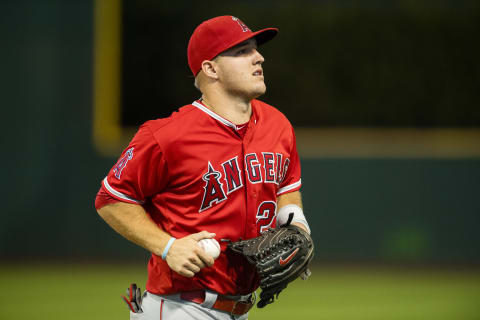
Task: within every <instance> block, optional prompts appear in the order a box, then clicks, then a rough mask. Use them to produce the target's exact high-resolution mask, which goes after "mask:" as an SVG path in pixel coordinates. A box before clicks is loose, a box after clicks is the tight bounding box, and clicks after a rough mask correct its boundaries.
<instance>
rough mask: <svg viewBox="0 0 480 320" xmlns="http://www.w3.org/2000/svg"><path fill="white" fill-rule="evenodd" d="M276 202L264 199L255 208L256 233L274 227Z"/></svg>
mask: <svg viewBox="0 0 480 320" xmlns="http://www.w3.org/2000/svg"><path fill="white" fill-rule="evenodd" d="M276 212H277V204H276V203H275V202H273V201H264V202H262V203H261V204H260V205H259V206H258V210H257V233H262V232H264V231H266V230H267V229H269V228H274V227H275V224H274V221H275V216H276Z"/></svg>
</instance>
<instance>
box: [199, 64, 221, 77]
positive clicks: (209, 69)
mask: <svg viewBox="0 0 480 320" xmlns="http://www.w3.org/2000/svg"><path fill="white" fill-rule="evenodd" d="M216 67H217V66H216V64H215V62H214V61H209V60H205V61H203V62H202V71H203V73H204V74H205V75H206V76H207V77H208V78H211V79H214V80H217V79H218V74H217V70H216Z"/></svg>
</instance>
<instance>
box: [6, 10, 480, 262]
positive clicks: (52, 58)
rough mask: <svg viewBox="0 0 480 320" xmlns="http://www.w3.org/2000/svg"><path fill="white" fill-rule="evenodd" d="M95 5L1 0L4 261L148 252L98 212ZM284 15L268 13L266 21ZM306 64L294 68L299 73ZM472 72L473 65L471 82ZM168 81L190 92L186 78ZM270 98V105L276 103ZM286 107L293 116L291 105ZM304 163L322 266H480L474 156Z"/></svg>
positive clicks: (103, 161)
mask: <svg viewBox="0 0 480 320" xmlns="http://www.w3.org/2000/svg"><path fill="white" fill-rule="evenodd" d="M262 3H263V2H262ZM312 3H313V2H312ZM321 3H322V2H315V4H316V5H319V4H321ZM332 3H333V2H328V4H329V5H332ZM372 3H374V2H372ZM266 7H267V6H265V5H264V6H259V8H260V9H259V10H260V11H261V12H263V11H262V10H264V11H265V10H267V9H265V8H266ZM92 8H93V6H92V3H91V2H89V1H45V2H39V1H38V2H37V1H11V2H8V1H7V2H2V4H1V10H0V27H1V28H0V32H1V33H0V36H1V39H2V45H1V50H0V61H1V62H2V72H1V75H0V81H1V82H0V88H1V89H0V90H1V95H0V105H1V112H2V120H3V121H2V123H3V128H4V130H3V134H2V136H1V139H2V149H1V168H2V178H3V179H2V180H3V181H2V182H3V183H2V184H1V194H2V195H3V197H4V201H3V203H4V206H3V209H2V210H1V216H0V218H1V220H0V221H1V222H0V258H1V259H7V258H15V259H18V258H27V259H28V258H44V257H47V258H61V259H66V258H79V257H80V258H86V259H110V258H127V257H136V258H138V257H142V256H144V255H145V252H144V251H143V250H142V249H138V248H136V247H135V246H134V245H131V244H129V243H127V241H126V240H123V239H122V238H121V237H120V236H118V235H116V234H115V233H114V232H113V231H112V230H111V229H110V228H109V227H108V226H107V225H106V224H105V223H104V222H103V221H101V220H100V219H99V217H98V216H97V214H96V212H95V210H94V207H93V202H94V197H95V194H96V192H97V190H98V188H99V186H100V181H101V179H102V178H103V176H104V175H105V173H106V172H107V170H108V169H109V168H110V167H111V166H112V164H113V163H114V162H115V157H102V156H100V155H99V153H98V152H97V151H96V150H95V149H94V147H93V143H92V86H93V84H92V73H93V71H92V68H93V66H92V65H93V47H92V38H93V31H94V30H93V25H92V24H93V16H92V13H93V9H92ZM340 8H341V7H340ZM184 9H185V10H187V9H186V8H184ZM243 10H244V11H245V12H247V11H248V10H246V7H243ZM298 10H300V9H298ZM305 10H306V9H305ZM338 10H340V9H338ZM392 10H393V9H392ZM346 12H350V11H346ZM477 12H478V11H477ZM337 13H338V14H340V13H341V11H337ZM177 14H180V13H178V12H177ZM215 14H217V13H215ZM239 15H240V14H239ZM245 15H246V17H244V18H243V19H244V20H246V21H249V20H250V19H251V20H254V21H255V20H256V21H259V19H260V18H259V16H258V15H256V14H255V13H252V14H251V16H248V14H245ZM203 18H204V17H203V16H202V18H200V17H198V19H197V20H198V21H199V20H200V19H203ZM287 18H288V19H290V18H291V16H287V17H285V13H284V12H283V11H273V13H272V14H271V16H269V17H268V22H267V23H269V24H270V23H271V24H276V22H277V21H279V24H280V23H282V21H284V20H282V19H287ZM262 19H265V18H262ZM300 20H301V19H300ZM358 23H359V24H361V23H362V21H359V22H358ZM298 25H299V26H300V25H301V21H299V24H298ZM287 32H293V31H287ZM473 40H474V39H472V41H473ZM338 41H340V40H338ZM472 45H473V44H472ZM297 47H298V46H297ZM269 50H274V49H273V48H270V49H269ZM269 52H273V51H269ZM303 67H306V66H305V65H304V64H301V63H300V62H298V65H297V67H296V68H297V70H301V69H302V68H303ZM477 67H478V65H477ZM181 68H185V65H182V67H181ZM271 70H272V71H273V68H271ZM276 72H277V74H278V73H279V72H281V71H276ZM298 72H301V71H298ZM344 72H348V70H344ZM478 75H479V73H478V69H477V71H475V73H473V76H472V77H473V78H474V80H475V81H478ZM177 80H178V81H177ZM175 81H176V83H177V82H178V83H179V84H178V85H179V86H180V87H181V88H188V89H179V90H184V91H185V92H189V93H188V94H190V95H192V96H193V95H195V94H196V93H195V90H194V89H193V87H192V85H191V79H188V78H186V77H180V79H176V80H175ZM476 83H478V82H476ZM283 85H285V86H288V85H289V83H283ZM477 89H478V88H477ZM465 90H467V89H465ZM277 91H278V92H280V95H277V96H275V95H274V93H271V94H270V96H268V97H267V98H268V99H271V100H273V101H277V100H281V99H282V98H281V90H279V89H277ZM467 91H468V93H469V94H471V96H472V97H475V94H476V91H475V92H474V91H470V90H467ZM166 92H168V91H166ZM317 93H318V94H321V90H319V92H316V91H315V94H317ZM169 98H172V97H169ZM176 98H177V100H178V96H176ZM268 99H267V100H268ZM302 99H304V100H305V101H315V96H312V97H310V98H308V97H305V96H302ZM307 99H310V100H307ZM188 101H190V100H186V101H184V100H183V99H180V100H179V101H177V102H176V103H178V104H179V105H180V104H183V103H185V102H188ZM359 103H361V102H359ZM281 107H282V108H285V112H286V113H287V114H296V116H295V117H294V118H296V117H297V116H298V114H297V113H296V112H295V110H296V109H295V108H296V105H293V104H292V101H288V103H286V105H285V106H284V105H282V106H281ZM351 107H352V108H359V106H358V105H355V106H351ZM345 112H346V113H348V112H347V111H345ZM314 116H315V115H314ZM298 121H301V120H298ZM294 123H295V121H294ZM302 165H303V181H304V188H303V192H304V201H305V207H306V214H307V215H308V218H309V221H310V223H311V226H312V229H313V231H314V238H315V240H316V242H317V248H318V249H317V255H316V259H317V260H318V261H375V262H383V261H394V262H432V261H439V262H449V263H453V262H458V263H465V262H478V261H479V260H480V235H479V233H478V231H477V229H478V225H479V214H480V204H479V196H478V191H479V190H480V159H477V158H475V159H379V158H375V159H341V158H339V159H304V160H303V161H302Z"/></svg>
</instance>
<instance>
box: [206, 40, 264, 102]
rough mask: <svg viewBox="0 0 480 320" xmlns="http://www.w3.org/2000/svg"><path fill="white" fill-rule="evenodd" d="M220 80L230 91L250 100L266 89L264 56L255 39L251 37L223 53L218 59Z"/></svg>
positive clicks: (225, 88)
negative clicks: (263, 65)
mask: <svg viewBox="0 0 480 320" xmlns="http://www.w3.org/2000/svg"><path fill="white" fill-rule="evenodd" d="M215 60H216V63H217V73H218V80H219V81H220V83H221V85H222V87H223V89H224V90H225V91H227V92H228V93H230V94H232V95H235V96H241V97H244V98H246V99H248V100H251V99H255V98H257V97H259V96H261V95H262V94H264V93H265V91H266V89H267V88H266V86H265V82H264V78H263V69H262V63H263V62H264V61H265V59H264V58H263V56H262V55H261V54H260V53H259V52H258V51H257V42H256V40H255V39H249V40H247V41H245V42H243V43H241V44H239V45H237V46H235V47H233V48H231V49H229V50H227V51H225V52H223V53H221V54H220V55H219V56H218V57H217V58H216V59H215Z"/></svg>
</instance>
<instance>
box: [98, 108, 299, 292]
mask: <svg viewBox="0 0 480 320" xmlns="http://www.w3.org/2000/svg"><path fill="white" fill-rule="evenodd" d="M251 105H252V111H253V112H252V117H251V120H250V121H249V122H248V123H247V124H246V125H247V128H246V130H245V128H243V129H242V128H239V127H237V126H236V125H235V124H233V123H231V122H230V121H228V120H226V119H224V118H222V117H220V116H219V115H217V114H216V113H214V112H212V111H211V110H210V109H208V108H207V107H205V106H204V105H203V104H202V103H201V101H195V102H194V103H193V104H190V105H187V106H184V107H182V108H180V109H179V111H178V112H174V113H173V114H172V115H171V116H170V117H168V118H165V119H157V120H152V121H148V122H146V123H144V124H143V125H142V126H141V127H140V129H139V130H138V132H137V133H136V135H135V137H134V138H133V139H132V141H131V142H130V144H129V146H128V147H127V148H126V149H125V151H124V152H123V154H122V156H121V157H120V159H119V161H118V162H117V164H116V165H115V166H114V167H113V168H112V169H111V170H110V172H109V174H108V176H107V177H106V178H105V179H104V180H103V184H102V189H103V191H106V192H108V193H109V194H110V195H111V196H112V197H114V198H116V199H117V200H119V201H124V202H129V203H137V204H140V205H142V206H143V207H144V208H145V210H146V212H147V213H148V214H149V215H150V217H151V218H152V220H153V221H154V222H155V223H156V224H157V225H158V226H159V227H160V228H161V229H162V230H164V231H166V232H167V233H169V234H170V235H171V236H173V237H175V238H182V237H184V236H187V235H189V234H192V233H196V232H200V231H202V230H207V231H209V232H214V233H216V237H215V238H216V240H217V241H218V242H219V243H220V245H221V254H220V256H219V257H218V258H217V259H216V260H215V263H214V265H213V266H212V267H206V268H203V269H202V270H201V271H200V272H199V273H197V274H196V275H195V276H194V277H193V278H186V277H183V276H181V275H179V274H177V273H176V272H174V271H172V270H171V269H170V268H169V267H168V265H167V263H166V262H165V261H163V260H162V258H161V257H160V256H157V255H155V254H152V256H151V258H150V261H149V265H148V281H147V285H146V288H147V290H148V291H150V292H152V293H154V294H172V293H176V292H181V291H191V290H197V289H209V290H213V291H216V292H218V293H220V294H229V295H238V294H247V293H250V292H252V291H254V290H255V289H256V288H257V287H258V277H257V275H256V272H255V271H254V269H253V267H252V266H251V265H250V264H249V263H248V262H247V261H246V260H244V258H242V257H240V256H238V255H236V254H234V253H232V252H230V251H228V250H226V245H227V242H226V241H222V239H223V240H225V239H228V240H231V241H237V240H239V239H240V238H242V239H249V238H253V237H257V236H258V235H259V233H260V232H262V231H264V230H266V229H268V228H270V227H275V223H276V209H277V208H276V201H277V197H278V196H279V195H281V194H284V193H288V192H292V191H297V190H299V189H300V186H301V179H300V161H299V159H298V153H297V149H296V143H295V135H294V131H293V128H292V126H291V124H290V122H289V121H288V120H287V118H286V117H285V116H284V115H283V114H282V113H281V112H280V111H278V110H277V109H275V108H274V107H272V106H269V105H267V104H265V103H263V102H261V101H259V100H253V101H252V102H251ZM242 130H243V131H244V132H243V134H240V132H242Z"/></svg>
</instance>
